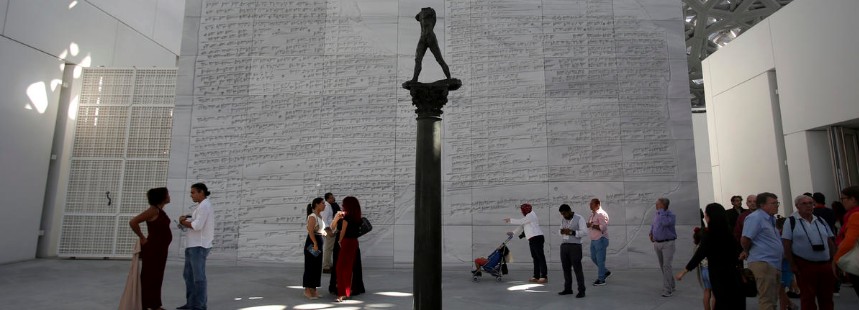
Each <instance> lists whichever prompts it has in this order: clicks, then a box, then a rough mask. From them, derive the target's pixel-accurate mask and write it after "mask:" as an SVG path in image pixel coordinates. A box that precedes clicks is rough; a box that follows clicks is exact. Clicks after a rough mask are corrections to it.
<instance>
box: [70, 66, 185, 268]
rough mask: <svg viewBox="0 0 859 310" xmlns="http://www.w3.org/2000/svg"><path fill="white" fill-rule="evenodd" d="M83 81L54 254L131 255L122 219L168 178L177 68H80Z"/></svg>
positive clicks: (141, 207)
mask: <svg viewBox="0 0 859 310" xmlns="http://www.w3.org/2000/svg"><path fill="white" fill-rule="evenodd" d="M82 81H83V82H82V83H83V84H82V86H81V94H80V100H79V107H78V113H77V115H76V118H75V136H74V145H73V147H72V148H73V151H72V158H71V168H70V171H69V180H68V182H69V183H68V193H67V195H66V203H65V210H64V214H63V223H62V225H63V226H62V232H61V237H60V244H59V252H58V253H59V255H60V256H64V257H129V256H131V249H132V248H133V246H134V243H135V242H137V237H136V236H135V235H134V233H133V232H131V229H130V228H129V227H128V221H129V220H130V219H131V218H132V217H134V216H135V215H137V214H138V213H140V212H142V211H143V210H145V209H146V208H148V207H149V204H148V203H147V201H146V191H147V190H148V189H150V188H153V187H162V186H166V184H167V165H168V161H169V158H170V137H171V129H172V126H173V107H174V105H175V93H176V70H175V69H135V68H132V69H128V68H122V69H115V68H86V69H84V70H83V75H82ZM141 228H142V229H143V230H144V233H145V232H146V225H141Z"/></svg>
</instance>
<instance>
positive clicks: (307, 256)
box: [301, 197, 325, 299]
mask: <svg viewBox="0 0 859 310" xmlns="http://www.w3.org/2000/svg"><path fill="white" fill-rule="evenodd" d="M322 210H325V203H324V200H322V197H316V198H315V199H313V202H311V203H310V206H309V208H308V209H307V211H308V213H309V214H308V215H307V239H306V240H305V241H304V279H303V280H302V284H301V286H303V287H304V297H307V299H318V298H319V293H318V292H317V291H316V288H317V287H320V286H322V245H323V244H322V242H323V241H322V234H323V233H325V222H324V221H322V217H321V215H319V213H320V212H322Z"/></svg>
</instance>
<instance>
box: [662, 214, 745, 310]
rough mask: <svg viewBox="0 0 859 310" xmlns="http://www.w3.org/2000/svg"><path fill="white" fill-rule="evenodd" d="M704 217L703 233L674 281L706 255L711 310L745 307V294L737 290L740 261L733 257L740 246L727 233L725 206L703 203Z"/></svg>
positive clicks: (737, 254) (737, 253) (728, 230)
mask: <svg viewBox="0 0 859 310" xmlns="http://www.w3.org/2000/svg"><path fill="white" fill-rule="evenodd" d="M704 220H705V221H706V222H707V225H708V226H707V232H706V233H705V234H704V236H703V237H702V238H701V243H700V245H699V246H698V249H697V250H695V255H693V256H692V259H690V260H689V263H688V264H686V268H685V269H683V271H680V272H679V273H677V275H676V276H675V279H677V280H678V281H680V280H682V279H683V276H684V275H686V273H687V272H689V271H692V270H695V268H696V267H698V264H700V263H701V261H702V260H703V259H704V258H707V264H708V266H707V268H708V270H709V274H710V283H711V284H712V287H713V295H714V296H715V297H716V303H715V305H714V307H713V309H714V310H720V309H731V310H735V309H746V297H745V295H744V294H743V292H742V291H741V290H740V288H741V285H740V284H741V281H740V268H741V267H742V263H741V262H740V261H739V260H737V257H738V256H739V255H740V246H739V245H738V244H737V240H736V239H734V236H733V235H732V234H731V230H730V228H729V226H728V217H727V212H725V208H724V207H722V205H720V204H718V203H711V204H709V205H707V208H706V209H705V210H704Z"/></svg>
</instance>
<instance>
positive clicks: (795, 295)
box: [787, 292, 799, 298]
mask: <svg viewBox="0 0 859 310" xmlns="http://www.w3.org/2000/svg"><path fill="white" fill-rule="evenodd" d="M787 297H790V298H799V294H798V293H794V292H787Z"/></svg>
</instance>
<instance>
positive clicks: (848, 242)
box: [833, 186, 859, 296]
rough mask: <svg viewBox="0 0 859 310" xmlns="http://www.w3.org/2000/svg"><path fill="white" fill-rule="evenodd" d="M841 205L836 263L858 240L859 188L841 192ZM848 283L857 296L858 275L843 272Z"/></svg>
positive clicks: (851, 187) (858, 287)
mask: <svg viewBox="0 0 859 310" xmlns="http://www.w3.org/2000/svg"><path fill="white" fill-rule="evenodd" d="M841 203H842V204H844V208H845V209H847V213H846V214H844V225H842V226H841V230H840V231H839V232H838V237H837V238H836V239H835V241H836V243H838V251H837V252H835V260H833V262H835V263H837V262H838V260H839V259H841V257H842V256H844V254H847V252H849V251H850V250H851V249H853V247H855V246H856V241H857V240H859V215H857V213H859V186H850V187H847V188H845V189H842V190H841ZM844 273H845V274H846V275H847V277H848V278H850V282H852V283H853V290H854V291H856V295H857V296H859V274H852V273H849V272H844Z"/></svg>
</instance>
